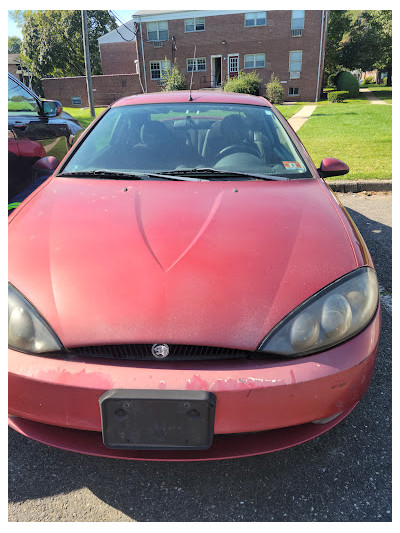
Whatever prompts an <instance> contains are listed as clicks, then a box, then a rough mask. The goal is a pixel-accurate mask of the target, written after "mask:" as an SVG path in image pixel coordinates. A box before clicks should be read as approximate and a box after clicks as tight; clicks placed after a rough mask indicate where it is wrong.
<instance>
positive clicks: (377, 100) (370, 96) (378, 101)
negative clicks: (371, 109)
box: [360, 88, 387, 105]
mask: <svg viewBox="0 0 400 533" xmlns="http://www.w3.org/2000/svg"><path fill="white" fill-rule="evenodd" d="M360 93H364V94H365V96H366V98H367V99H368V100H369V101H370V102H371V104H383V105H387V103H386V102H385V101H384V100H381V99H380V98H378V97H377V96H375V95H374V93H371V91H370V90H369V89H366V88H362V89H360Z"/></svg>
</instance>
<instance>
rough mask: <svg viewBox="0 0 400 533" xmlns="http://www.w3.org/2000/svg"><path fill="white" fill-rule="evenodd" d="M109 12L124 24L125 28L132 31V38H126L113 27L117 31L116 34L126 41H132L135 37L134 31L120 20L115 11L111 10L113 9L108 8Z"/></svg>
mask: <svg viewBox="0 0 400 533" xmlns="http://www.w3.org/2000/svg"><path fill="white" fill-rule="evenodd" d="M109 13H110V14H112V15H113V16H114V17H115V18H116V19H117V20H118V21H119V22H120V23H121V24H122V25H123V26H125V28H126V29H127V30H129V31H130V32H131V33H133V38H132V39H126V38H125V37H124V36H123V35H122V34H121V33H120V32H119V31H118V28H115V29H116V31H117V33H118V35H119V36H120V37H121V38H122V39H123V40H124V41H126V42H128V43H129V42H132V41H134V40H135V38H136V32H135V31H133V30H132V29H131V28H129V26H127V25H126V24H125V22H122V20H121V19H120V18H119V17H118V16H117V15H116V13H115V11H113V10H109Z"/></svg>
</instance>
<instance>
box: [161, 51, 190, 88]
mask: <svg viewBox="0 0 400 533" xmlns="http://www.w3.org/2000/svg"><path fill="white" fill-rule="evenodd" d="M162 79H163V89H162V90H163V91H184V90H185V89H187V88H188V83H187V80H186V77H185V76H184V74H182V73H181V72H179V68H178V65H177V62H176V59H175V61H174V64H173V65H172V68H171V71H170V72H168V71H167V72H165V73H164V74H163V78H162Z"/></svg>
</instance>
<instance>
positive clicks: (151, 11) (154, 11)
mask: <svg viewBox="0 0 400 533" xmlns="http://www.w3.org/2000/svg"><path fill="white" fill-rule="evenodd" d="M181 11H182V9H168V10H164V11H160V10H158V9H144V10H140V11H135V13H134V15H133V16H134V17H136V16H140V17H141V16H146V15H165V14H166V13H180V12H181ZM184 11H185V12H186V11H193V10H192V9H190V10H186V9H185V10H184Z"/></svg>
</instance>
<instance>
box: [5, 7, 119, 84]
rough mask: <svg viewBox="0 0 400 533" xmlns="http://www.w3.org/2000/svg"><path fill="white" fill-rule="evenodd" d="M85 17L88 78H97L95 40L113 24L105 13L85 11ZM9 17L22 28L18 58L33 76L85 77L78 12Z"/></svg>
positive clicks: (98, 63) (24, 13)
mask: <svg viewBox="0 0 400 533" xmlns="http://www.w3.org/2000/svg"><path fill="white" fill-rule="evenodd" d="M87 16H88V33H89V46H90V60H91V67H92V74H101V73H102V70H101V60H100V51H99V46H98V42H97V39H98V38H99V37H101V36H102V35H104V34H105V33H108V32H109V31H111V30H113V29H115V28H116V27H117V24H116V22H115V18H114V17H113V16H112V15H110V14H109V13H108V11H106V10H91V11H90V10H89V11H88V12H87ZM12 17H13V19H14V20H15V21H16V22H17V24H18V25H19V26H20V27H21V28H22V36H23V43H22V47H21V58H22V59H23V60H24V61H25V63H26V65H27V66H28V67H29V69H30V70H31V71H32V72H33V74H34V75H36V76H38V77H39V78H44V77H50V78H54V77H64V76H84V75H85V60H84V53H83V39H82V18H81V11H77V10H71V11H66V10H65V11H61V10H60V11H58V10H45V11H44V10H26V11H21V10H18V11H14V12H12Z"/></svg>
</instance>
